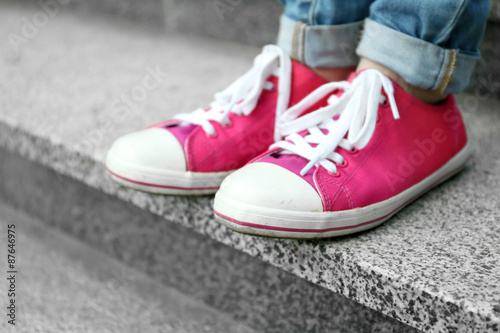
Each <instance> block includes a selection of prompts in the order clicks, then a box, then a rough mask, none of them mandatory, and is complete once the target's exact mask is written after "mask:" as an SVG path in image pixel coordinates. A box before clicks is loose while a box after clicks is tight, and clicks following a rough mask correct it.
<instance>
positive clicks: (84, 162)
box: [0, 122, 496, 331]
mask: <svg viewBox="0 0 500 333" xmlns="http://www.w3.org/2000/svg"><path fill="white" fill-rule="evenodd" d="M0 146H2V147H4V148H6V149H7V150H9V151H11V152H14V153H16V154H18V155H21V156H22V157H24V158H27V159H28V160H31V161H34V162H36V163H39V164H42V165H43V166H45V167H47V168H50V169H53V170H54V171H56V172H58V173H60V174H63V175H66V176H70V177H71V178H74V179H76V180H78V181H81V182H82V183H84V184H86V185H88V186H90V187H93V188H95V189H98V190H101V191H103V192H105V193H107V194H110V195H114V196H116V197H118V198H119V199H121V200H124V201H126V202H130V203H132V204H134V205H136V206H138V207H140V208H142V209H146V210H149V211H150V212H152V213H154V214H157V215H160V216H162V217H164V218H165V219H167V220H170V221H175V222H176V223H179V224H181V225H182V226H184V227H187V228H190V229H193V230H194V231H195V232H198V233H201V234H203V235H205V236H208V237H210V238H212V239H214V240H216V241H219V242H221V243H223V244H225V245H228V246H231V247H233V248H235V249H237V250H240V251H242V252H244V253H247V254H250V255H251V256H253V257H256V258H259V259H261V260H263V261H264V262H268V263H270V264H272V265H274V266H276V267H278V268H281V269H283V270H285V271H287V272H290V273H292V274H294V275H296V276H298V277H300V278H303V279H306V280H308V281H310V282H312V283H315V284H317V285H319V286H322V287H324V288H327V289H329V290H331V291H333V292H336V293H340V294H343V295H344V296H346V297H348V298H350V299H352V300H355V301H357V302H359V303H360V304H362V305H365V306H367V307H369V308H372V309H374V310H376V311H379V312H381V313H383V314H385V315H388V316H390V317H392V318H394V319H396V320H398V321H401V322H403V323H405V324H407V325H410V326H412V327H415V328H418V329H429V328H430V327H429V326H428V321H430V322H432V323H433V326H431V327H434V328H436V329H438V330H437V331H440V329H439V327H441V326H442V325H444V324H445V323H444V322H443V320H444V319H445V318H446V319H447V320H453V319H455V320H464V318H468V319H466V320H467V324H468V326H470V327H473V326H476V327H477V328H478V329H483V328H484V329H486V328H487V327H490V326H491V323H492V322H491V320H493V323H495V322H496V319H495V318H492V317H491V309H489V308H488V306H489V305H488V304H485V305H484V306H483V307H481V306H479V307H478V304H476V303H474V302H464V301H461V302H460V303H459V302H455V299H454V298H453V296H452V295H447V294H443V293H440V292H439V290H434V291H432V290H427V289H426V288H425V286H423V285H419V284H418V283H416V284H415V283H412V282H411V281H410V280H408V279H405V278H404V277H400V276H391V275H388V274H387V272H385V271H379V270H378V269H377V267H373V266H372V265H370V264H369V263H366V262H353V261H352V260H351V258H350V256H349V253H346V252H340V251H338V252H335V253H334V254H333V255H332V254H331V253H330V254H328V255H325V256H324V258H328V259H330V261H329V263H328V271H321V272H319V274H318V272H317V271H315V270H314V267H316V266H315V265H314V264H313V261H316V260H317V258H313V257H311V256H309V257H307V256H306V255H305V254H303V253H301V251H300V248H301V246H302V245H304V244H307V243H304V242H298V243H297V242H295V241H287V240H272V239H261V238H252V237H249V236H245V235H240V234H236V233H231V232H229V231H227V230H225V229H224V228H223V227H222V226H220V225H218V224H217V223H216V222H215V221H214V220H213V218H212V210H211V206H212V197H210V196H204V197H195V198H187V197H166V196H152V195H148V194H145V193H140V192H135V191H132V190H129V189H125V188H121V187H119V186H117V185H116V184H115V183H114V182H112V181H111V180H110V179H109V178H108V177H106V176H105V173H104V171H103V170H104V165H103V163H102V162H101V161H98V160H97V159H95V158H93V157H92V156H90V155H86V154H84V153H82V152H78V151H75V150H71V149H68V147H65V146H64V144H62V143H60V142H57V140H55V139H51V138H43V137H39V136H37V135H36V134H31V133H28V132H27V131H25V130H23V129H22V126H16V125H14V124H7V123H4V122H0ZM165 207H169V208H172V207H174V209H170V210H168V209H165ZM186 211H189V212H191V213H188V214H186ZM228 233H230V234H231V235H230V236H229V237H228ZM285 253H286V256H294V258H293V264H285V263H284V262H283V261H279V260H276V258H277V257H283V255H284V254H285ZM290 262H291V261H290ZM331 272H335V275H333V274H331ZM348 286H349V287H348ZM374 286H383V288H382V289H378V290H377V289H375V290H373V288H372V289H371V292H370V293H368V292H365V291H366V289H367V288H369V287H374ZM408 300H414V302H417V300H420V301H421V302H423V303H425V304H424V306H423V307H422V308H420V309H415V312H414V313H413V314H412V315H410V314H409V313H407V312H405V311H404V309H403V308H402V307H400V306H396V305H400V304H402V303H403V304H404V303H406V302H407V301H408ZM450 306H451V307H452V308H453V309H454V311H453V313H451V314H450V311H449V308H450ZM417 307H418V305H417ZM488 321H490V323H489V324H488V323H487V322H488ZM436 325H437V326H436ZM477 325H479V326H477ZM484 325H490V326H484Z"/></svg>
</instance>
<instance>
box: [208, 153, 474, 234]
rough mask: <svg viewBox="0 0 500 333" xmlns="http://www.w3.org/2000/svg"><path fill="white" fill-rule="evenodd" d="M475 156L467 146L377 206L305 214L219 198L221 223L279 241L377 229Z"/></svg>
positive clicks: (216, 208) (217, 214)
mask: <svg viewBox="0 0 500 333" xmlns="http://www.w3.org/2000/svg"><path fill="white" fill-rule="evenodd" d="M470 156H471V151H470V146H469V144H467V145H466V146H465V147H464V148H463V149H462V150H461V151H460V152H459V153H458V154H457V155H455V156H454V157H453V158H452V159H451V160H450V161H448V162H447V163H446V164H445V165H444V166H442V167H441V168H440V169H439V170H437V171H436V172H434V173H433V174H432V175H430V176H429V177H427V178H426V179H424V180H422V181H421V182H419V183H418V184H415V185H414V186H412V187H410V188H408V189H407V190H405V191H403V192H401V193H399V194H397V195H395V196H393V197H391V198H389V199H387V200H384V201H381V202H377V203H375V204H372V205H369V206H366V207H362V208H356V209H351V210H345V211H338V212H301V211H287V210H282V209H273V208H265V207H259V206H253V205H249V204H246V203H244V202H236V201H233V200H231V198H226V197H222V196H221V195H216V196H215V202H214V213H215V218H216V220H217V221H218V222H220V223H221V224H223V225H225V226H226V227H228V228H230V229H232V230H234V231H237V232H241V233H245V234H250V235H257V236H265V237H277V238H303V239H313V238H329V237H335V236H342V235H348V234H353V233H356V232H360V231H363V230H367V229H371V228H374V227H376V226H378V225H380V224H382V223H384V222H385V221H387V220H388V219H389V218H391V217H392V216H393V215H394V214H396V213H397V212H398V211H400V210H401V209H402V208H403V207H405V206H406V205H408V204H409V203H410V202H412V201H413V200H415V199H417V198H418V197H419V196H421V195H422V194H424V193H425V192H427V191H428V190H430V189H431V188H433V187H435V186H437V185H438V184H440V183H442V182H444V181H445V180H447V179H448V178H450V177H452V176H453V175H455V174H456V173H458V172H459V171H460V170H461V169H462V168H463V167H464V166H465V164H466V163H467V161H468V160H469V158H470Z"/></svg>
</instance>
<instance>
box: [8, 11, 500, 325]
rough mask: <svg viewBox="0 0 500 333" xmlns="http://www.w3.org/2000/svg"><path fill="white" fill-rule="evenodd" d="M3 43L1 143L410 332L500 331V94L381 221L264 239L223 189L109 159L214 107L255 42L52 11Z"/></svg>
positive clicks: (481, 106) (11, 16) (470, 105)
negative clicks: (223, 220) (234, 224)
mask: <svg viewBox="0 0 500 333" xmlns="http://www.w3.org/2000/svg"><path fill="white" fill-rule="evenodd" d="M22 15H24V9H21V8H19V7H17V6H11V5H2V8H1V10H0V31H1V33H2V35H6V33H7V32H9V31H19V29H20V25H21V24H22V22H21V21H20V19H19V17H21V16H22ZM0 43H2V44H1V45H0V70H1V72H2V73H3V75H2V76H1V78H0V86H1V87H2V91H3V92H4V94H3V96H2V101H1V104H0V145H1V146H3V147H7V148H8V149H9V150H11V151H15V152H17V153H19V154H21V155H22V156H25V157H27V158H29V159H31V160H34V161H37V162H39V163H41V164H44V165H46V166H48V167H50V168H53V169H55V170H57V171H58V172H60V173H63V174H66V175H69V176H71V177H74V178H75V179H79V180H81V181H82V182H84V183H85V184H87V185H89V186H92V187H94V188H97V189H100V190H102V191H104V192H106V193H108V194H111V195H115V196H117V197H119V198H121V199H123V200H126V201H129V202H131V203H133V204H135V205H137V206H139V207H142V208H144V209H147V210H150V211H152V212H154V213H157V214H160V215H162V216H164V217H165V218H166V219H168V220H172V221H175V222H177V223H179V224H181V225H183V226H186V227H188V228H192V229H193V230H194V231H196V232H199V233H201V234H204V235H207V236H208V237H211V238H213V239H215V240H217V241H220V242H222V243H224V244H227V245H229V246H231V247H234V248H236V249H239V250H241V251H244V252H246V253H248V254H250V255H252V256H255V257H258V258H261V259H262V260H264V261H266V262H269V263H271V264H273V265H276V266H277V267H280V268H283V269H284V270H286V271H289V272H292V273H294V274H296V275H297V276H300V277H303V278H305V279H307V280H310V281H312V282H314V283H316V284H318V285H320V286H323V287H325V288H328V289H330V290H332V291H334V292H338V293H341V294H343V295H345V296H347V297H349V298H351V299H353V300H355V301H357V302H359V303H361V304H363V305H366V306H368V307H370V308H373V309H375V310H377V311H380V312H382V313H384V314H387V315H389V316H391V317H393V318H396V319H398V320H400V321H402V322H404V323H407V324H409V325H411V326H413V327H416V328H419V329H423V328H429V327H430V328H431V329H432V330H433V331H436V332H437V331H444V330H446V328H450V327H451V328H460V327H461V330H464V327H465V328H466V327H469V328H475V329H477V330H478V331H488V330H489V331H494V330H495V327H497V329H498V324H499V323H500V313H499V312H498V310H499V308H500V291H499V289H498V285H499V284H500V267H499V266H498V264H497V263H498V261H499V259H500V245H499V244H500V242H499V241H498V235H499V232H500V230H499V225H498V221H499V218H500V213H499V211H500V209H499V208H500V190H499V188H500V146H499V145H498V142H500V133H499V132H498V130H497V128H498V124H499V122H500V113H499V112H497V110H498V106H499V103H498V101H495V100H491V99H490V100H482V99H480V98H478V97H474V96H472V95H462V96H459V99H460V103H461V104H463V109H464V116H465V118H466V121H467V122H468V125H469V132H470V137H471V140H472V143H473V148H474V151H475V158H473V160H472V161H471V163H470V164H469V166H468V167H467V168H466V170H465V171H464V172H462V173H461V174H460V175H458V176H457V177H455V178H453V179H452V180H451V181H449V182H447V183H446V184H444V185H442V186H440V187H438V188H436V189H435V190H432V191H431V192H429V193H428V194H426V195H424V196H423V197H422V198H421V199H419V200H418V201H416V202H415V203H413V204H411V205H410V206H409V207H407V208H406V209H404V210H403V211H401V212H400V213H398V214H397V215H396V216H395V217H394V218H392V219H391V220H390V221H388V222H387V223H385V224H384V225H382V226H381V227H379V228H377V229H375V230H373V231H370V232H365V233H362V234H359V235H355V236H352V237H343V238H339V239H333V240H326V241H293V240H275V239H263V238H256V237H250V236H245V235H240V234H236V233H233V232H231V231H228V230H227V229H225V228H224V227H222V226H220V225H218V224H217V223H216V222H214V220H213V217H212V209H211V204H212V200H213V199H212V197H199V198H186V197H168V196H153V195H148V194H145V193H140V192H135V191H132V190H128V189H125V188H122V187H119V186H117V185H116V184H115V183H113V182H112V181H111V180H109V178H108V177H107V175H106V173H105V171H104V165H103V160H104V156H105V152H106V150H107V149H108V148H109V146H110V144H111V143H112V142H113V140H115V139H116V138H117V137H118V136H120V135H123V134H125V133H129V132H131V131H134V130H138V129H141V128H144V127H146V126H148V125H150V124H153V123H155V122H158V121H161V120H165V119H168V118H169V117H170V116H171V115H173V114H175V113H178V112H188V111H191V110H193V109H195V108H197V107H200V106H205V105H207V103H208V102H210V101H211V96H212V95H213V93H214V92H216V91H219V90H221V89H222V88H224V87H225V86H226V85H227V84H229V83H230V82H232V80H233V79H235V78H236V77H238V76H239V75H240V74H241V73H243V72H244V71H245V70H246V69H247V68H248V67H249V66H250V64H251V59H252V58H253V57H254V56H255V55H256V54H257V53H258V52H259V51H258V50H257V49H255V48H252V47H245V46H241V45H234V44H230V43H222V42H215V41H210V40H206V39H202V38H195V37H189V38H186V37H182V36H178V35H167V36H163V35H161V34H151V32H150V31H148V32H144V31H142V30H140V29H138V28H137V27H134V26H128V25H126V24H125V23H110V22H104V21H101V20H99V19H95V18H92V17H79V16H72V15H71V14H60V15H58V16H57V17H55V18H53V19H51V21H50V24H48V25H47V26H46V27H44V28H43V29H41V30H40V31H39V33H38V34H37V36H36V37H34V38H32V39H30V40H28V41H27V43H26V44H24V45H22V46H21V50H20V52H18V53H16V52H14V51H12V48H11V47H10V46H9V44H8V42H7V39H5V38H4V39H2V40H1V41H0ZM157 67H159V68H160V69H161V70H162V71H164V72H165V73H166V74H165V78H164V79H163V81H162V82H161V84H160V85H159V87H158V88H156V89H153V90H151V91H149V92H148V94H147V98H146V99H145V100H144V101H142V102H138V103H134V105H133V107H131V108H128V107H123V103H122V104H120V100H121V98H122V97H121V96H122V94H130V92H131V91H133V89H134V87H137V86H138V85H139V86H140V85H141V84H142V80H143V78H144V77H145V76H146V75H148V68H157ZM494 309H496V310H494ZM495 325H497V326H495Z"/></svg>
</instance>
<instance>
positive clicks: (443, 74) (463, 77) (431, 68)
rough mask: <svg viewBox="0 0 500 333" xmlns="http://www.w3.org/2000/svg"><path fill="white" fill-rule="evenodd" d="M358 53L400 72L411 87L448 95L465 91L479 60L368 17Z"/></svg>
mask: <svg viewBox="0 0 500 333" xmlns="http://www.w3.org/2000/svg"><path fill="white" fill-rule="evenodd" d="M356 52H357V54H358V55H359V56H362V57H366V58H368V59H370V60H372V61H375V62H377V63H380V64H381V65H383V66H385V67H387V68H389V69H391V70H392V71H394V72H396V73H397V74H398V75H400V76H401V77H402V78H403V79H404V80H405V81H406V82H407V83H409V84H410V85H413V86H416V87H418V88H421V89H429V90H437V91H440V92H444V93H458V92H461V91H463V90H464V89H465V88H466V86H467V84H468V82H469V79H470V76H471V75H472V72H473V70H474V66H475V64H476V62H477V60H478V59H479V57H478V56H471V55H466V54H462V53H460V52H459V50H455V49H445V48H442V47H439V46H437V45H434V44H432V43H429V42H426V41H424V40H421V39H419V38H416V37H412V36H409V35H407V34H404V33H402V32H400V31H397V30H394V29H391V28H389V27H387V26H385V25H383V24H381V23H378V22H376V21H374V20H371V19H368V18H367V19H366V20H365V25H364V30H363V33H362V37H361V41H360V43H359V45H358V48H357V50H356Z"/></svg>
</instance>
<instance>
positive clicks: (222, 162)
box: [106, 45, 326, 195]
mask: <svg viewBox="0 0 500 333" xmlns="http://www.w3.org/2000/svg"><path fill="white" fill-rule="evenodd" d="M324 83H326V81H325V80H324V79H322V78H321V77H320V76H318V75H317V74H315V73H314V72H313V71H312V70H310V69H309V68H308V67H306V66H304V65H302V64H300V63H298V62H295V61H292V60H290V58H289V57H288V56H287V55H286V54H285V53H284V52H283V51H282V50H281V49H280V48H278V47H277V46H273V45H269V46H266V47H265V48H264V50H263V52H262V53H261V54H260V55H259V56H257V57H256V59H255V61H254V65H253V67H252V69H251V70H250V71H249V72H247V73H246V74H245V75H244V76H242V77H241V78H239V79H238V80H236V81H235V82H234V83H233V84H232V85H231V86H229V87H228V88H227V89H226V90H224V91H223V92H221V93H218V94H216V95H215V101H214V102H212V104H211V105H210V107H209V108H207V109H205V110H203V109H198V110H196V111H194V112H192V113H184V114H178V115H176V116H175V117H174V119H173V120H170V121H166V122H163V123H160V124H156V125H154V126H151V127H149V128H147V129H145V130H142V131H140V132H136V133H132V134H128V135H126V136H123V137H121V138H119V139H118V140H117V141H116V142H115V143H114V144H113V146H112V147H111V149H110V150H109V152H108V155H107V159H106V166H107V169H108V171H109V172H110V173H111V175H112V178H113V179H115V180H116V181H118V182H119V183H121V184H123V185H125V186H129V187H132V188H135V189H138V190H143V191H148V192H153V193H161V194H188V195H190V194H209V193H215V192H216V191H217V189H218V188H219V186H220V183H221V182H222V180H223V179H224V178H225V177H226V176H227V175H228V174H229V173H231V172H232V171H234V170H236V169H238V168H240V167H242V166H243V165H245V164H246V163H247V162H248V161H250V160H251V159H252V158H254V157H256V156H258V155H259V154H261V153H263V152H265V151H266V150H267V148H268V147H269V145H271V144H272V143H273V142H276V141H279V140H281V138H282V137H281V135H280V133H279V132H278V131H277V130H276V128H277V126H278V125H280V124H281V123H282V122H283V121H285V120H287V121H289V120H293V118H290V115H287V117H286V119H285V117H284V116H285V111H286V110H287V108H288V107H290V106H292V105H294V104H296V103H298V102H299V101H300V100H301V99H303V98H304V97H305V96H307V95H308V94H309V93H310V92H311V91H313V90H314V89H316V88H317V87H319V86H321V85H322V84H324Z"/></svg>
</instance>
